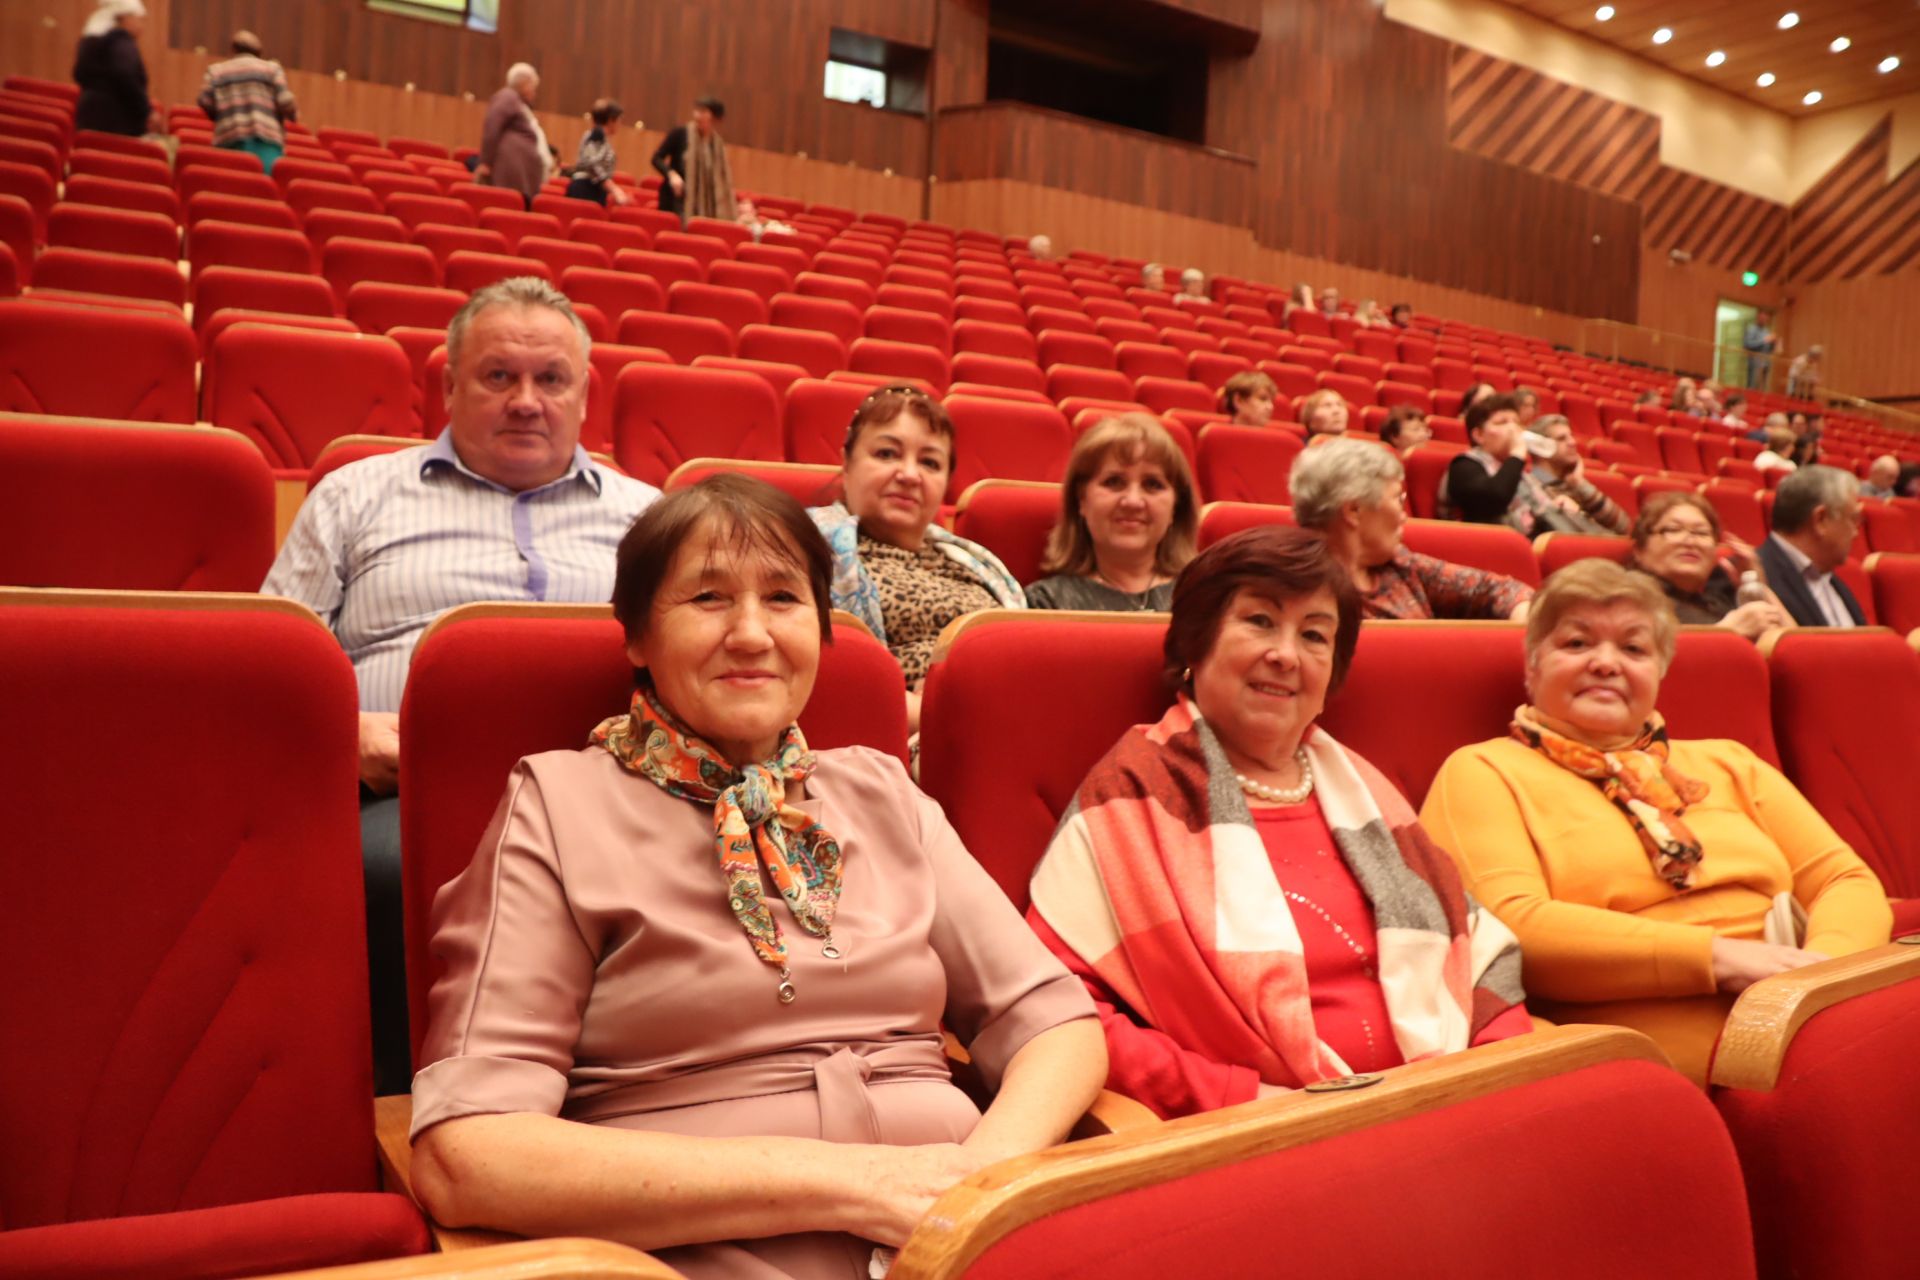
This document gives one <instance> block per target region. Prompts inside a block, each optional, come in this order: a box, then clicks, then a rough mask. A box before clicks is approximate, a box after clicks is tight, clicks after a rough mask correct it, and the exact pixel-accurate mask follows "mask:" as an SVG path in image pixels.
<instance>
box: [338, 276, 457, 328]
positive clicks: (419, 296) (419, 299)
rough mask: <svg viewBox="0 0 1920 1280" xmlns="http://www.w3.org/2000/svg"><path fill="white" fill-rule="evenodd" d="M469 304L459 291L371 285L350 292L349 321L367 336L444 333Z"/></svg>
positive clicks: (348, 302) (348, 303)
mask: <svg viewBox="0 0 1920 1280" xmlns="http://www.w3.org/2000/svg"><path fill="white" fill-rule="evenodd" d="M466 301H467V295H465V294H464V293H461V292H459V291H458V290H456V289H421V288H415V287H413V286H410V285H400V284H380V283H378V282H372V281H368V282H362V283H360V284H356V285H354V286H352V287H351V288H349V289H348V290H347V318H348V319H349V320H352V321H353V322H354V324H356V325H358V326H359V327H360V329H361V331H362V332H365V333H385V332H386V331H387V330H389V329H393V328H397V327H409V328H421V329H439V330H442V331H444V330H445V329H446V327H447V325H448V324H450V323H451V322H452V320H453V317H454V315H455V313H456V312H458V311H459V310H460V308H461V307H463V306H465V305H466Z"/></svg>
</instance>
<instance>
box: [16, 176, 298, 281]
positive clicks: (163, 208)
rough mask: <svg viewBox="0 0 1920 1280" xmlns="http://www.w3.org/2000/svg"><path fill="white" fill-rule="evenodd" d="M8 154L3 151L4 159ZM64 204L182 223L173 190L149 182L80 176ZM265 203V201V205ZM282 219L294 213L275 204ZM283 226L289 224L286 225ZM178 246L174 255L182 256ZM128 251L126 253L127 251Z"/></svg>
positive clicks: (69, 188)
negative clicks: (87, 206) (120, 211)
mask: <svg viewBox="0 0 1920 1280" xmlns="http://www.w3.org/2000/svg"><path fill="white" fill-rule="evenodd" d="M4 155H5V152H4V151H0V156H4ZM61 201H62V203H63V204H68V205H91V206H97V207H100V208H106V209H124V210H128V211H130V212H136V213H153V214H159V215H160V216H161V217H163V218H165V219H167V220H168V221H169V222H173V223H178V222H179V221H180V197H179V196H177V195H175V194H174V193H173V191H172V190H171V189H170V188H167V187H156V186H154V185H153V184H152V183H149V182H121V181H119V180H118V179H116V178H100V177H90V176H87V175H84V174H83V175H80V176H77V177H73V178H69V179H68V180H67V185H66V189H65V190H64V191H63V192H62V193H61ZM262 203H265V202H262ZM274 207H275V208H277V209H278V210H279V211H280V214H281V216H283V217H284V218H287V219H289V220H290V219H291V218H292V216H293V215H292V210H290V209H288V208H287V207H286V206H285V205H275V206H274ZM281 225H285V224H284V223H282V224H281ZM177 248H178V246H176V253H175V255H174V256H176V257H178V256H179V254H178V252H177ZM123 252H124V251H123Z"/></svg>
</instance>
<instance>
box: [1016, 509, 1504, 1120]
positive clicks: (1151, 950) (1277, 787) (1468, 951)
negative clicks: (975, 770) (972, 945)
mask: <svg viewBox="0 0 1920 1280" xmlns="http://www.w3.org/2000/svg"><path fill="white" fill-rule="evenodd" d="M1359 633H1360V610H1359V602H1358V601H1357V600H1356V599H1355V597H1354V592H1353V586H1352V584H1351V583H1350V582H1349V581H1348V580H1347V574H1346V571H1345V570H1344V569H1343V568H1342V567H1341V566H1340V565H1339V564H1338V563H1336V562H1335V561H1334V560H1333V559H1332V557H1331V556H1329V555H1328V554H1327V551H1326V548H1325V546H1324V545H1323V544H1322V543H1321V541H1320V539H1318V538H1316V537H1314V536H1313V535H1312V534H1310V533H1307V532H1305V531H1304V530H1300V529H1289V528H1285V527H1281V526H1267V527H1264V528H1258V529H1249V530H1246V531H1244V532H1241V533H1237V534H1234V535H1233V536H1232V537H1229V538H1226V539H1223V540H1222V541H1220V542H1219V543H1216V544H1215V545H1214V546H1212V547H1210V548H1208V549H1207V550H1206V551H1205V552H1203V553H1201V555H1200V556H1199V558H1198V559H1196V560H1194V561H1193V563H1192V564H1190V565H1188V566H1187V568H1186V570H1185V571H1184V572H1183V573H1182V574H1181V575H1180V580H1179V584H1178V586H1177V587H1176V588H1175V590H1174V599H1173V618H1172V622H1171V624H1170V625H1169V627H1168V629H1167V639H1166V674H1167V678H1168V681H1169V682H1170V683H1172V684H1173V685H1174V686H1175V687H1176V688H1177V689H1178V690H1179V699H1178V701H1177V702H1176V704H1175V705H1174V706H1173V708H1172V709H1171V710H1169V711H1168V712H1167V713H1166V715H1164V716H1163V717H1161V719H1160V722H1159V723H1158V724H1153V725H1141V726H1139V727H1137V728H1135V729H1132V730H1129V731H1128V732H1127V734H1126V735H1125V736H1124V737H1122V738H1121V739H1120V741H1119V742H1118V743H1117V744H1116V745H1115V746H1114V748H1113V749H1112V750H1111V751H1109V752H1108V753H1107V755H1106V757H1105V758H1104V759H1102V760H1101V761H1100V763H1099V764H1097V765H1095V766H1094V768H1093V770H1092V772H1090V773H1089V774H1088V775H1087V777H1086V780H1085V781H1084V782H1082V783H1081V785H1080V790H1079V792H1078V793H1077V794H1076V795H1075V797H1074V800H1073V803H1072V805H1071V806H1070V807H1069V808H1068V810H1067V813H1066V816H1065V817H1064V819H1063V820H1062V822H1061V824H1060V827H1059V829H1058V831H1057V832H1056V833H1055V835H1054V838H1053V843H1052V845H1051V846H1050V847H1049V848H1048V850H1047V854H1046V857H1045V858H1044V859H1043V860H1042V861H1041V863H1040V865H1039V867H1038V868H1036V869H1035V871H1034V875H1033V886H1032V906H1031V907H1030V908H1029V910H1028V912H1027V919H1028V922H1029V923H1030V924H1032V926H1033V928H1034V931H1035V932H1037V933H1038V934H1039V935H1040V936H1041V937H1042V938H1043V939H1044V940H1046V942H1047V945H1049V946H1050V947H1052V948H1053V949H1054V951H1055V953H1056V954H1058V955H1059V956H1060V958H1061V959H1063V960H1065V961H1066V963H1067V965H1068V967H1069V968H1071V969H1072V970H1073V971H1074V972H1075V973H1076V974H1078V975H1079V976H1080V978H1081V980H1082V981H1084V982H1085V983H1086V984H1087V989H1088V990H1089V991H1091V992H1092V993H1093V997H1094V1002H1095V1004H1096V1005H1097V1006H1098V1007H1099V1010H1100V1019H1101V1023H1102V1025H1103V1026H1104V1027H1105V1028H1106V1034H1107V1054H1108V1059H1109V1062H1110V1064H1111V1065H1110V1074H1109V1076H1108V1081H1109V1084H1110V1086H1111V1087H1113V1088H1115V1089H1117V1090H1119V1091H1120V1092H1123V1093H1126V1094H1129V1095H1131V1096H1133V1097H1135V1098H1137V1099H1139V1100H1140V1101H1141V1102H1144V1103H1146V1104H1147V1105H1148V1106H1150V1107H1152V1108H1153V1109H1154V1110H1155V1111H1156V1112H1158V1113H1159V1114H1160V1115H1162V1116H1169V1117H1170V1116H1177V1115H1185V1114H1189V1113H1192V1112H1196V1111H1206V1110H1209V1109H1211V1108H1214V1107H1220V1106H1226V1105H1228V1104H1230V1103H1235V1102H1244V1101H1247V1100H1249V1099H1251V1098H1255V1097H1265V1096H1268V1095H1271V1094H1276V1093H1283V1092H1286V1091H1288V1090H1291V1089H1297V1088H1299V1087H1301V1086H1303V1085H1308V1084H1312V1083H1314V1082H1316V1081H1320V1080H1326V1079H1330V1078H1332V1077H1335V1076H1342V1075H1348V1074H1350V1073H1353V1072H1363V1071H1380V1070H1383V1069H1385V1068H1388V1067H1394V1066H1398V1065H1400V1064H1401V1063H1404V1062H1414V1061H1418V1060H1420V1059H1422V1058H1430V1057H1433V1056H1435V1055H1438V1054H1442V1053H1451V1052H1455V1051H1457V1050H1460V1049H1465V1048H1467V1047H1468V1046H1469V1045H1472V1044H1480V1043H1484V1042H1487V1041H1490V1040H1498V1039H1503V1038H1505V1037H1507V1036H1510V1035H1516V1034H1520V1033H1522V1032H1525V1031H1527V1030H1529V1029H1530V1026H1531V1024H1530V1023H1529V1021H1528V1019H1527V1016H1526V1010H1525V1007H1524V1005H1523V1004H1522V1003H1521V1000H1522V993H1521V990H1520V963H1519V955H1518V953H1517V951H1516V949H1515V947H1514V940H1513V937H1512V935H1511V933H1509V932H1508V930H1507V929H1506V928H1505V927H1504V926H1503V925H1501V924H1500V922H1499V921H1497V920H1495V919H1494V918H1493V917H1491V916H1490V915H1488V914H1487V913H1486V912H1484V911H1482V910H1480V908H1479V907H1478V906H1476V905H1475V904H1474V903H1473V902H1472V901H1471V900H1470V899H1468V898H1467V897H1466V895H1465V894H1464V893H1463V892H1462V890H1461V886H1460V881H1459V878H1458V875H1457V873H1456V872H1455V871H1454V869H1453V868H1452V866H1450V865H1449V864H1448V861H1447V857H1446V855H1445V854H1444V853H1443V852H1441V850H1440V849H1438V848H1437V847H1436V846H1435V845H1434V844H1433V842H1432V841H1431V840H1429V839H1428V838H1427V836H1426V833H1425V832H1423V831H1422V830H1421V829H1420V824H1419V822H1418V821H1417V820H1416V819H1415V817H1414V814H1413V809H1412V807H1411V806H1409V805H1408V804H1407V802H1406V800H1405V799H1404V798H1403V797H1402V796H1401V795H1400V793H1399V792H1398V791H1396V790H1394V787H1393V784H1392V783H1390V782H1388V781H1387V780H1386V779H1385V778H1384V777H1383V776H1382V775H1381V774H1380V773H1379V772H1377V771H1376V770H1375V769H1374V768H1373V767H1372V766H1371V765H1369V764H1368V763H1367V762H1366V761H1365V760H1363V759H1361V758H1360V757H1359V756H1357V755H1354V754H1353V753H1352V752H1350V751H1348V750H1346V749H1345V748H1343V747H1342V746H1341V745H1340V744H1339V743H1337V742H1335V741H1334V740H1333V739H1332V738H1331V737H1329V736H1328V735H1327V734H1326V732H1325V731H1324V730H1322V729H1318V728H1316V727H1315V724H1314V721H1315V720H1316V719H1317V718H1318V717H1319V715H1320V713H1321V710H1322V708H1323V707H1324V706H1325V705H1326V700H1327V698H1328V697H1329V696H1331V695H1332V694H1334V693H1336V692H1338V690H1339V687H1340V682H1341V680H1342V678H1343V677H1344V676H1345V674H1346V671H1347V667H1348V665H1349V663H1350V662H1351V661H1352V658H1353V651H1354V646H1355V643H1356V642H1357V640H1358V638H1359Z"/></svg>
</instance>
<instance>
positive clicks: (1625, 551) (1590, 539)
mask: <svg viewBox="0 0 1920 1280" xmlns="http://www.w3.org/2000/svg"><path fill="white" fill-rule="evenodd" d="M1632 555H1633V540H1632V539H1631V538H1616V537H1612V536H1610V535H1600V534H1584V533H1543V534H1541V535H1540V536H1539V537H1537V538H1535V539H1534V540H1533V559H1534V562H1535V563H1536V564H1538V565H1539V566H1540V580H1541V581H1542V582H1544V581H1546V580H1547V579H1548V578H1550V577H1552V576H1553V575H1554V573H1555V571H1557V570H1560V569H1564V568H1566V566H1568V565H1570V564H1572V563H1573V562H1574V561H1575V560H1586V559H1589V558H1592V557H1600V558H1602V559H1606V560H1611V561H1613V562H1614V563H1616V564H1625V563H1627V561H1628V560H1629V559H1630V558H1631V557H1632Z"/></svg>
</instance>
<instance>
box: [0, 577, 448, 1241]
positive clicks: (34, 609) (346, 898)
mask: <svg viewBox="0 0 1920 1280" xmlns="http://www.w3.org/2000/svg"><path fill="white" fill-rule="evenodd" d="M126 603H128V604H130V605H133V601H132V599H131V598H129V599H128V600H127V601H126ZM0 699H4V701H5V704H6V706H7V708H8V713H7V716H8V732H7V733H6V734H5V735H0V777H3V778H4V781H3V782H0V803H4V804H5V807H6V810H7V812H8V814H9V815H10V817H9V831H8V837H7V839H8V850H9V856H8V857H7V858H6V859H5V861H4V865H0V963H3V964H4V965H5V967H6V971H7V973H8V974H10V975H11V981H9V983H8V984H7V990H6V994H5V995H4V996H0V1013H3V1014H4V1017H5V1019H6V1025H7V1026H9V1027H12V1028H16V1029H18V1028H22V1027H31V1028H33V1030H34V1034H32V1035H31V1036H22V1035H18V1034H12V1035H8V1036H7V1037H5V1038H4V1039H0V1073H3V1074H4V1076H5V1079H6V1081H7V1089H6V1091H5V1095H4V1101H0V1130H4V1131H5V1132H6V1133H7V1134H8V1135H9V1141H10V1143H12V1144H15V1145H16V1148H17V1149H21V1150H32V1151H34V1152H37V1153H39V1155H38V1159H37V1168H36V1169H35V1170H34V1172H33V1175H32V1176H30V1177H22V1176H15V1177H10V1178H8V1179H7V1181H6V1184H5V1190H4V1192H0V1196H3V1197H4V1202H3V1203H0V1214H4V1219H5V1221H6V1224H7V1227H8V1230H7V1231H5V1232H3V1233H0V1272H4V1273H6V1274H9V1275H21V1276H26V1275H33V1276H53V1275H60V1276H87V1277H106V1276H109V1275H140V1276H152V1277H186V1276H199V1277H205V1276H241V1275H254V1274H258V1273H259V1272H260V1271H262V1270H268V1271H278V1270H285V1269H289V1268H292V1269H301V1268H306V1267H313V1266H325V1265H329V1264H333V1263H349V1262H360V1261H368V1260H373V1259H377V1258H381V1257H390V1256H398V1255H403V1254H413V1253H420V1252H423V1251H424V1250H425V1249H426V1248H427V1244H428V1239H427V1232H426V1227H425V1224H424V1223H423V1222H422V1221H421V1219H420V1216H419V1213H418V1211H417V1210H415V1209H413V1207H412V1206H411V1205H410V1204H409V1203H408V1202H407V1201H406V1200H405V1198H404V1197H400V1196H394V1195H383V1194H378V1193H377V1192H376V1190H375V1188H376V1187H377V1185H378V1182H377V1172H376V1170H377V1167H378V1166H377V1160H376V1155H375V1147H374V1135H373V1110H372V1080H371V1074H370V1061H371V1052H370V1047H369V1042H368V1030H367V1027H368V1014H367V988H366V959H365V956H366V951H365V947H366V942H365V932H364V925H363V914H362V913H363V907H362V900H361V899H362V893H361V868H360V856H359V829H358V820H357V815H356V812H355V803H354V799H353V796H354V789H355V786H356V777H355V768H354V755H355V746H354V744H355V739H356V732H357V731H356V727H355V715H354V702H355V695H354V680H353V671H352V668H351V666H350V665H349V664H348V663H347V661H346V658H345V656H344V655H343V654H342V653H341V651H340V645H339V642H338V641H337V640H335V639H334V637H333V636H332V634H331V633H329V632H328V631H327V630H326V629H325V628H324V627H322V626H320V625H317V622H316V620H315V619H314V618H313V617H312V616H311V615H310V614H306V613H305V612H304V611H303V610H299V609H297V608H294V607H291V606H289V605H287V604H286V603H285V602H282V601H274V600H255V599H249V600H246V601H243V602H234V603H223V604H221V605H218V606H214V605H211V603H210V602H209V603H203V605H202V607H199V608H194V609H174V608H171V607H169V606H168V605H167V604H166V603H165V597H159V598H156V599H153V600H148V601H145V602H141V603H138V604H137V605H133V607H117V608H116V607H101V606H99V605H92V606H55V605H39V606H29V605H25V604H21V603H9V604H8V605H7V606H6V607H0ZM106 723H120V724H137V725H139V726H141V733H142V736H143V739H144V741H145V748H144V750H143V752H142V758H141V761H140V764H139V767H138V768H134V769H128V770H125V771H124V772H123V774H122V776H120V777H119V778H118V779H117V780H116V781H115V783H114V788H113V789H114V795H115V800H114V802H113V803H111V804H105V803H98V802H97V800H98V794H97V789H94V788H90V787H88V786H87V785H86V782H85V780H86V779H88V778H89V777H90V776H91V772H90V771H91V770H97V766H98V758H99V756H98V753H99V745H100V742H99V726H101V725H102V724H106ZM292 740H297V741H299V742H300V743H302V744H303V746H302V750H301V752H300V759H299V760H298V762H297V763H296V762H295V761H294V760H293V759H292V758H291V757H290V756H289V754H288V752H287V751H286V749H285V746H286V743H287V742H288V741H292ZM89 760H91V761H93V762H94V763H93V765H92V766H89V765H88V764H87V763H86V762H87V761H89ZM213 761H218V762H219V763H218V767H210V762H213ZM89 797H91V798H92V801H95V802H90V801H89ZM81 903H84V910H76V909H75V904H81Z"/></svg>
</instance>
